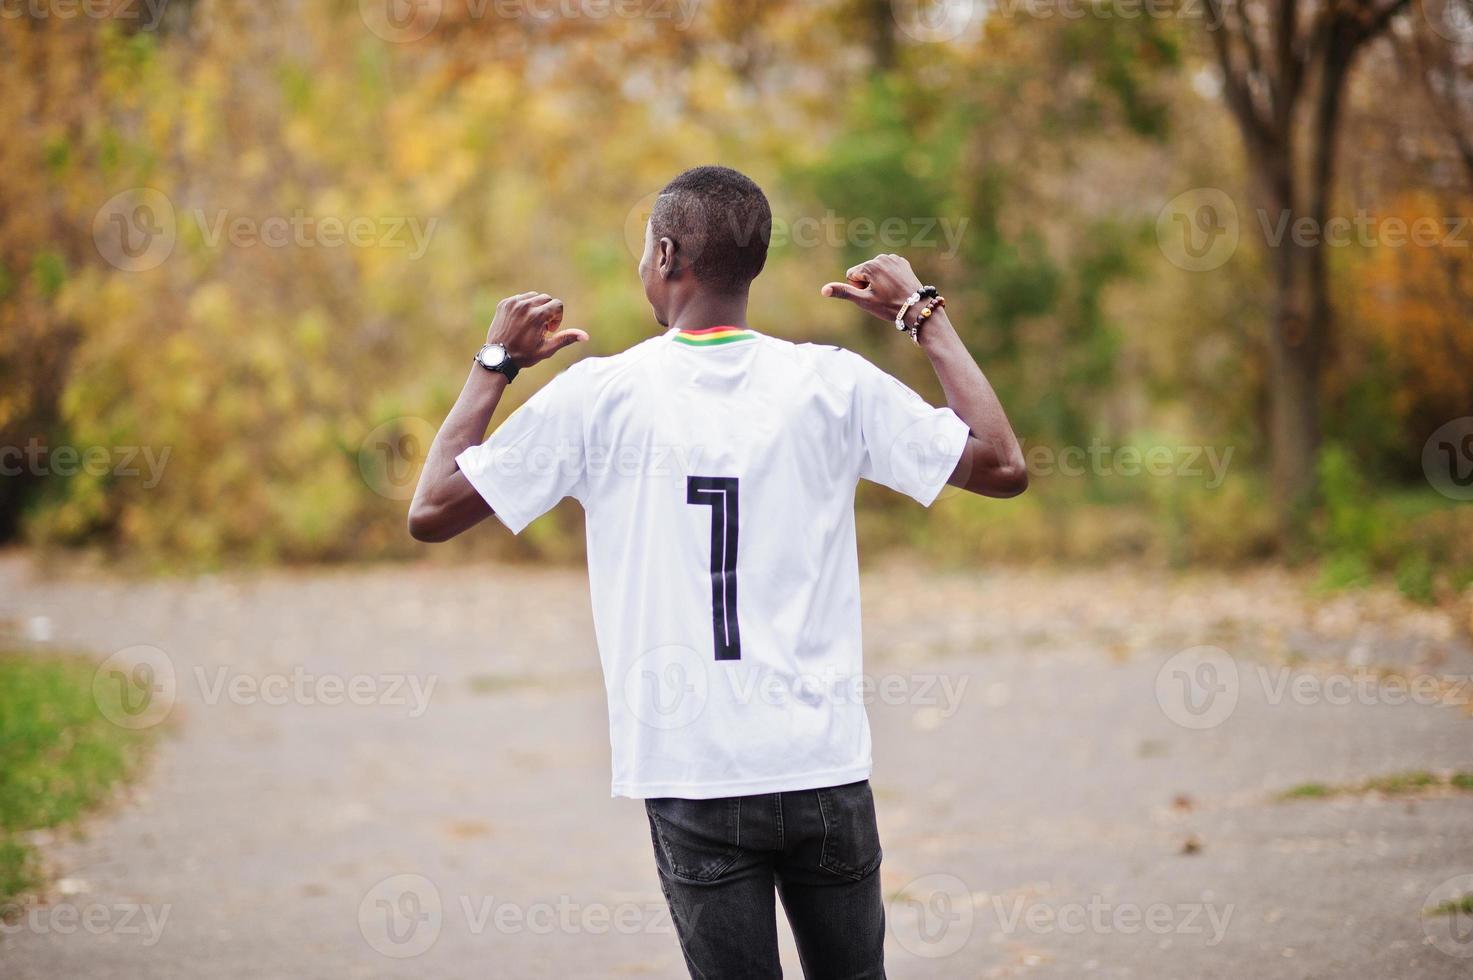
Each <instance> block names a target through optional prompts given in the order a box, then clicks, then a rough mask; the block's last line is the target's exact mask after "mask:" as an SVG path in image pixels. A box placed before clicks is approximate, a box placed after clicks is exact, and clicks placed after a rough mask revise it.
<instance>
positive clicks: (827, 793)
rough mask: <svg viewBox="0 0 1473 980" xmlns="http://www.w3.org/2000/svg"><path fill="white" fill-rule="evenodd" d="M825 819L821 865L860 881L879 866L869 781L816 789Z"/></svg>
mask: <svg viewBox="0 0 1473 980" xmlns="http://www.w3.org/2000/svg"><path fill="white" fill-rule="evenodd" d="M815 792H816V793H817V795H818V810H819V813H820V814H821V815H822V816H823V850H822V852H821V854H820V856H819V862H818V863H819V866H820V867H822V868H823V869H824V870H825V871H829V872H832V873H833V874H836V875H840V876H841V877H844V878H852V879H854V880H856V881H857V880H858V879H860V878H864V877H866V876H867V875H869V874H870V873H872V872H873V871H874V870H875V869H876V868H878V867H879V866H880V858H881V857H882V856H883V854H882V852H881V850H880V828H879V826H878V825H877V824H876V823H875V797H874V794H873V793H872V792H870V786H869V781H868V780H863V781H861V782H857V783H849V784H848V785H846V786H830V787H827V788H825V789H820V790H815Z"/></svg>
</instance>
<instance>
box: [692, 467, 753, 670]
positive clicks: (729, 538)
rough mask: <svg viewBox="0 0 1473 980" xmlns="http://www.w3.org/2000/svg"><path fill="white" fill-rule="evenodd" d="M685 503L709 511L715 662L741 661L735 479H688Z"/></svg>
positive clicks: (706, 477)
mask: <svg viewBox="0 0 1473 980" xmlns="http://www.w3.org/2000/svg"><path fill="white" fill-rule="evenodd" d="M685 502H686V503H688V504H695V505H697V506H701V507H710V508H711V626H712V630H713V632H714V635H715V646H716V659H717V660H740V659H742V635H741V631H740V630H739V629H738V627H737V573H736V559H737V478H736V477H734V476H691V477H687V478H686V481H685Z"/></svg>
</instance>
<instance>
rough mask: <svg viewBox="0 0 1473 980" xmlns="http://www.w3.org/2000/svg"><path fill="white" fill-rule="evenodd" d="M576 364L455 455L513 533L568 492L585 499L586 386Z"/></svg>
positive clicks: (468, 478)
mask: <svg viewBox="0 0 1473 980" xmlns="http://www.w3.org/2000/svg"><path fill="white" fill-rule="evenodd" d="M580 375H581V372H579V371H577V370H576V368H570V369H568V370H567V371H564V372H562V373H561V374H559V375H557V376H556V377H555V378H553V379H552V380H551V381H549V382H548V383H547V384H545V385H543V386H542V388H541V389H539V390H538V391H537V392H536V393H535V394H534V395H532V397H531V398H529V399H527V400H526V401H525V402H524V403H523V404H522V405H521V406H520V407H518V408H517V410H516V411H514V412H512V413H511V415H509V416H507V418H506V421H504V422H502V423H501V424H500V425H499V426H497V427H496V429H495V430H493V431H492V433H491V435H490V437H489V438H488V439H487V440H486V441H485V442H483V443H482V444H481V445H479V446H472V447H470V448H469V449H467V450H465V451H464V452H463V453H461V454H460V455H459V456H457V457H455V462H456V465H457V466H459V467H460V471H461V472H462V473H464V474H465V476H466V479H467V480H469V481H470V483H471V486H473V487H475V488H476V492H477V493H479V494H480V495H481V496H482V497H484V498H485V500H486V503H488V504H490V505H491V510H492V511H493V512H494V513H495V514H496V516H497V517H498V518H500V519H501V522H502V523H503V524H505V525H506V526H507V527H508V528H509V529H510V530H511V533H513V534H520V533H521V531H522V528H524V527H526V526H527V525H528V524H530V523H532V522H533V521H534V520H536V519H537V518H539V517H541V516H542V515H543V514H545V513H547V512H548V511H549V510H551V509H552V507H553V505H554V504H556V503H557V502H558V501H559V500H562V499H563V498H564V497H570V496H571V497H576V498H577V499H578V500H579V501H582V500H583V494H584V487H585V485H586V484H585V481H584V476H585V473H586V459H587V453H586V449H585V446H584V441H583V432H584V428H583V422H584V418H583V404H584V391H583V384H582V382H581V379H580Z"/></svg>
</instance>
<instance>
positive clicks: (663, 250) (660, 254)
mask: <svg viewBox="0 0 1473 980" xmlns="http://www.w3.org/2000/svg"><path fill="white" fill-rule="evenodd" d="M675 252H676V247H675V242H674V240H673V239H671V238H669V237H662V238H661V239H660V240H659V241H658V242H655V268H656V269H658V270H659V272H660V278H661V279H669V278H671V277H672V276H674V275H675V272H676V263H677V261H678V260H677V259H676V257H675Z"/></svg>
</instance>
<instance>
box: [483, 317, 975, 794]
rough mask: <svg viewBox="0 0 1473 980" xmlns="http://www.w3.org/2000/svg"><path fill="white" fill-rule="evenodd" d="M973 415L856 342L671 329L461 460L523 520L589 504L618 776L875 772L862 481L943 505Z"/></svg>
mask: <svg viewBox="0 0 1473 980" xmlns="http://www.w3.org/2000/svg"><path fill="white" fill-rule="evenodd" d="M967 434H968V429H967V426H966V424H965V423H964V422H962V420H961V419H960V418H958V417H957V416H956V415H955V414H954V413H953V412H952V411H951V410H950V409H948V408H940V409H938V408H933V407H931V406H930V405H928V404H926V403H925V402H924V401H923V400H922V399H921V398H920V397H919V396H918V395H916V394H915V392H913V391H911V390H910V389H909V388H907V387H906V386H905V385H903V384H901V383H900V382H899V381H897V380H895V379H894V378H892V377H891V376H890V375H888V374H886V373H885V372H883V371H881V370H880V369H878V368H876V367H875V366H874V365H872V364H871V363H869V362H868V361H866V360H865V359H864V358H862V357H860V356H859V355H857V354H854V353H851V352H849V351H846V350H841V349H839V348H835V347H824V346H818V345H814V344H793V343H789V342H787V341H784V340H778V339H776V338H773V337H768V336H765V335H762V334H759V333H757V332H755V331H751V330H739V329H737V328H734V327H712V328H708V329H706V330H701V331H679V330H674V329H672V330H669V331H667V332H666V333H664V334H662V335H660V336H656V337H653V338H651V339H650V340H647V341H645V342H643V343H641V344H638V345H636V346H634V347H632V348H630V349H629V350H626V351H624V352H623V353H621V354H616V355H614V356H612V357H596V358H588V359H586V360H583V361H579V362H578V363H576V364H574V365H573V366H572V367H570V368H568V369H567V370H566V371H564V372H562V373H561V374H559V375H558V376H556V377H555V378H553V379H552V380H551V381H550V382H548V383H547V385H546V386H544V387H543V388H542V389H541V390H540V391H538V392H537V393H536V394H534V395H533V396H532V397H531V398H529V399H528V400H527V402H526V403H525V404H523V405H522V406H521V407H520V408H518V409H517V410H516V411H515V412H513V413H512V414H511V415H510V416H509V417H508V418H507V419H506V421H504V422H502V423H501V425H500V426H498V427H497V428H496V430H495V431H494V432H492V434H491V436H490V438H488V439H487V440H486V442H485V443H484V444H483V445H480V446H473V447H471V448H470V449H467V450H466V451H465V452H463V453H461V454H460V456H458V457H457V458H456V462H457V463H458V464H459V466H460V469H461V471H462V472H464V473H465V475H466V477H467V478H468V479H469V480H470V482H471V484H472V485H473V486H474V487H475V488H476V490H477V491H478V492H479V493H480V494H481V496H483V497H484V498H485V499H486V502H487V503H488V504H490V505H491V509H492V510H493V511H495V512H496V515H497V516H498V517H499V518H500V519H501V521H502V522H503V523H504V524H506V526H507V527H508V528H510V529H511V531H512V532H513V533H517V532H520V531H521V530H522V528H524V527H526V526H527V524H528V523H529V522H531V521H532V520H533V519H535V518H536V517H538V516H540V515H541V514H543V513H546V512H547V511H548V510H549V509H550V508H551V507H552V506H553V505H554V504H556V503H557V502H558V501H559V500H561V499H562V498H563V497H568V496H571V497H576V498H577V499H578V500H579V501H580V502H581V503H582V504H583V509H584V511H585V520H586V528H587V536H588V579H589V585H590V587H591V592H592V596H593V618H594V626H595V630H596V633H597V637H598V648H599V655H600V659H601V660H602V661H603V671H604V681H605V688H606V689H607V693H608V702H609V741H610V744H611V747H612V754H613V771H614V773H613V774H614V779H613V793H614V795H615V796H631V797H636V798H644V797H660V796H677V797H685V798H689V799H707V798H711V797H721V796H744V795H748V794H754V793H772V792H779V791H786V790H799V789H813V788H817V787H823V786H837V785H841V784H844V783H850V782H855V781H857V780H861V779H865V778H867V777H868V776H869V774H870V764H871V763H870V733H869V721H868V719H867V718H866V716H865V705H864V702H865V700H866V698H867V696H868V695H870V694H872V693H873V691H872V690H870V689H869V686H868V685H867V684H866V683H865V682H864V677H863V658H862V654H861V644H860V623H859V562H858V554H857V551H856V546H855V538H854V488H855V485H856V483H857V482H858V481H859V480H860V479H861V478H864V479H868V480H873V481H875V482H877V483H882V484H884V485H885V486H888V487H891V488H892V489H895V490H898V491H900V492H901V493H904V494H908V495H909V496H911V497H913V498H915V499H916V500H917V501H919V502H920V503H921V504H924V505H927V506H929V505H930V503H931V502H932V501H933V500H934V499H935V498H936V495H937V494H938V493H939V492H940V490H941V488H942V486H943V485H944V484H945V482H946V479H947V477H949V476H950V475H951V473H952V470H953V469H954V468H955V466H956V463H957V461H958V459H959V458H960V456H961V453H962V449H963V447H964V445H965V443H966V440H967Z"/></svg>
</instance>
